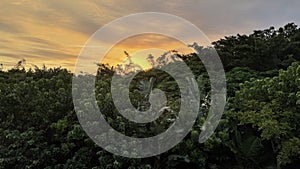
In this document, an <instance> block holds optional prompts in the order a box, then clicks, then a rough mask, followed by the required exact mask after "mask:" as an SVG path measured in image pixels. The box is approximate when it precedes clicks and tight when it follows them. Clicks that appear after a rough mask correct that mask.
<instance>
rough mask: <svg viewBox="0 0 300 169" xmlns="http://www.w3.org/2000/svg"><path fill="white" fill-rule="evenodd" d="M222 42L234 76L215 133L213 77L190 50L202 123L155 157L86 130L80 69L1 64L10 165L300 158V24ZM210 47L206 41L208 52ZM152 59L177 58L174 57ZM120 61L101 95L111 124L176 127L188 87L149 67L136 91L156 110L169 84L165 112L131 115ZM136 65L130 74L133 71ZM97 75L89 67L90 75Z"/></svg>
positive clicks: (292, 168) (0, 135)
mask: <svg viewBox="0 0 300 169" xmlns="http://www.w3.org/2000/svg"><path fill="white" fill-rule="evenodd" d="M212 45H213V46H214V48H215V49H216V51H217V52H218V54H219V56H220V58H221V61H222V63H223V66H224V69H225V72H226V79H227V96H228V99H227V105H226V110H225V113H224V115H223V117H222V119H221V122H220V124H219V126H218V128H217V130H216V131H215V133H214V135H213V136H212V137H211V138H209V139H208V140H207V141H206V142H204V143H203V144H199V143H198V137H199V133H200V132H201V127H202V124H203V122H204V120H205V118H206V116H207V113H208V109H209V107H210V82H209V79H208V74H207V72H206V70H205V67H204V66H203V64H201V60H200V59H199V58H198V56H197V55H196V54H195V53H191V54H187V55H181V54H178V53H174V54H172V55H176V56H177V57H179V58H181V59H182V61H184V62H185V63H186V64H187V65H188V66H189V67H190V69H191V70H192V71H193V74H194V76H195V78H196V81H197V83H198V86H199V90H200V91H201V93H203V96H202V97H201V98H200V99H201V103H200V105H201V107H200V110H199V114H201V116H199V118H198V119H197V121H196V123H195V125H194V127H193V129H192V131H190V133H189V134H188V135H187V136H186V137H185V138H184V140H183V141H181V142H180V144H178V145H177V146H175V147H174V148H172V149H171V150H169V151H167V152H165V153H163V154H161V155H157V156H154V157H149V158H142V159H130V158H125V157H121V156H116V155H113V154H111V153H109V152H107V151H105V150H104V149H102V148H100V147H99V146H97V145H96V144H95V143H94V142H93V141H92V140H91V139H90V138H89V137H88V136H87V135H86V133H85V132H84V130H83V129H82V128H81V126H80V124H79V122H78V119H77V116H76V112H75V110H74V105H73V100H72V77H73V74H72V73H71V72H70V71H68V70H66V69H62V68H47V67H46V66H44V67H43V68H39V67H35V68H30V69H29V70H26V69H25V67H24V66H25V65H24V62H25V60H22V61H20V62H18V63H17V64H16V66H15V67H14V68H12V69H10V70H8V71H3V70H2V68H3V67H4V66H5V65H2V64H1V65H0V123H1V125H0V168H93V169H97V168H99V169H102V168H103V169H118V168H130V169H150V168H154V169H162V168H167V169H173V168H178V169H179V168H191V169H192V168H195V169H196V168H208V169H217V168H222V169H232V168H236V169H245V168H247V169H257V168H269V169H272V168H274V169H275V168H277V169H278V168H287V169H296V168H298V167H299V166H300V158H299V157H300V137H299V133H300V111H299V110H300V29H299V28H298V26H297V25H296V24H294V23H289V24H287V25H285V26H283V27H281V28H279V29H275V28H274V27H270V28H268V29H265V30H255V31H254V32H253V33H252V34H250V35H240V34H237V35H235V36H229V37H225V38H223V39H220V40H218V41H216V42H213V43H212ZM207 50H210V49H207V48H201V51H202V52H204V53H205V52H207ZM159 59H160V60H156V61H152V63H153V62H156V63H157V66H168V65H169V64H173V62H164V58H159ZM116 71H120V70H118V69H117V67H111V66H109V65H106V64H99V65H98V71H97V75H96V84H95V86H96V91H95V93H96V99H97V101H98V106H99V107H100V109H101V111H102V112H103V114H104V116H105V118H106V120H107V121H108V123H109V124H110V125H111V126H112V127H113V128H114V129H116V130H118V131H119V132H121V133H124V134H126V135H129V136H134V137H148V136H153V135H156V134H158V133H161V132H163V131H164V130H166V129H167V128H168V127H169V126H170V125H171V124H172V122H173V121H174V119H176V117H177V113H178V112H177V111H178V110H179V108H180V107H179V106H180V104H179V103H180V100H179V99H180V92H179V88H178V85H177V84H176V81H175V80H174V79H173V78H172V77H171V76H170V75H168V74H167V73H165V72H163V71H158V70H156V69H150V70H145V71H141V72H140V73H139V74H138V75H137V76H136V77H135V78H134V79H133V81H132V82H131V85H130V99H131V102H132V104H133V105H134V106H135V107H136V108H138V109H141V110H144V109H148V108H149V102H148V99H149V95H148V94H149V90H151V89H155V88H157V89H160V90H162V91H165V93H166V97H167V99H168V103H167V106H169V107H170V108H172V110H173V111H170V110H167V109H166V110H165V113H164V114H163V116H162V117H161V118H158V119H157V120H156V121H155V122H153V123H150V124H145V125H140V124H135V123H132V122H129V121H128V120H126V119H124V118H123V117H122V115H120V114H119V113H118V111H117V110H116V108H115V106H114V105H113V101H112V97H111V94H110V83H111V80H112V76H113V75H114V72H116ZM125 73H126V72H125ZM82 76H89V75H82Z"/></svg>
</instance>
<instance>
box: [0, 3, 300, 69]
mask: <svg viewBox="0 0 300 169" xmlns="http://www.w3.org/2000/svg"><path fill="white" fill-rule="evenodd" d="M299 7H300V1H299V0H288V1H284V0H251V1H241V0H209V1H208V0H184V1H183V0H166V1H162V0H160V1H158V0H151V1H149V0H138V1H137V0H126V1H125V0H85V1H79V0H1V1H0V38H1V40H0V63H2V64H3V65H4V69H9V68H12V67H13V66H14V65H15V64H16V63H17V62H18V61H19V60H21V59H25V60H26V67H30V66H32V65H37V66H41V65H43V64H45V65H46V66H47V67H59V66H62V67H65V68H68V69H69V70H71V71H73V70H74V66H75V64H76V61H77V57H78V55H79V54H80V52H81V50H82V48H83V47H85V44H86V42H87V40H88V39H89V38H90V37H91V36H92V35H93V34H94V33H95V32H96V31H97V30H99V29H100V28H102V27H103V26H104V25H106V24H108V23H110V22H112V21H114V20H115V19H118V18H120V17H123V16H126V15H130V14H134V13H141V12H163V13H170V14H172V15H176V16H179V17H182V18H184V19H186V20H188V21H189V22H191V23H192V24H194V25H195V26H197V27H198V28H199V29H200V30H202V32H203V33H204V34H205V35H206V36H207V37H208V39H209V40H210V41H216V40H218V39H220V38H223V37H224V36H230V35H236V34H238V33H239V34H249V33H251V32H252V31H253V30H258V29H266V28H269V27H270V26H275V27H276V28H278V27H280V26H284V25H285V24H287V23H289V22H294V23H296V24H300V12H299ZM160 24H161V23H160V22H159V21H157V20H155V19H153V20H152V21H151V25H154V26H155V25H157V26H159V25H160ZM174 25H176V23H174ZM145 26H149V23H148V25H147V24H145V25H143V24H139V25H138V26H137V25H134V24H133V25H132V26H130V27H120V28H118V29H116V30H114V32H113V33H115V34H118V33H120V32H122V31H127V30H129V29H131V30H132V29H139V28H142V27H145ZM174 28H176V30H177V31H178V32H179V33H185V31H186V30H184V29H182V25H176V26H174ZM109 45H111V44H109ZM149 48H159V49H162V51H163V50H172V49H177V50H179V51H180V52H182V53H186V52H189V49H188V48H187V47H186V44H183V43H182V42H180V41H179V40H177V39H174V38H172V37H167V36H163V35H155V34H145V35H139V36H134V37H129V38H127V39H122V40H120V42H119V43H118V44H116V45H114V46H113V48H112V49H111V50H110V51H109V52H108V53H106V56H105V60H103V61H105V62H109V63H110V64H112V65H114V64H117V63H119V62H123V61H124V60H125V59H126V56H125V55H124V51H127V52H128V53H130V54H131V55H132V56H133V58H134V59H136V60H137V61H138V62H139V61H140V62H141V63H142V61H141V60H142V59H140V60H139V58H143V59H145V57H146V55H147V52H148V53H149V52H151V51H147V49H149ZM152 52H153V53H154V54H155V55H159V52H160V51H159V50H153V51H152ZM142 64H144V63H142Z"/></svg>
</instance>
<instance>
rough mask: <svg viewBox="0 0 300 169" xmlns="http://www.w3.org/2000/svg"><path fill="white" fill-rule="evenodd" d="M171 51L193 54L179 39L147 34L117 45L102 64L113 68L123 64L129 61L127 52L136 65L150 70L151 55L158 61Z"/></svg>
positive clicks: (133, 37) (125, 40)
mask: <svg viewBox="0 0 300 169" xmlns="http://www.w3.org/2000/svg"><path fill="white" fill-rule="evenodd" d="M170 50H176V51H178V53H179V54H188V53H192V52H193V50H192V49H190V48H189V47H187V44H184V43H182V42H181V41H179V40H177V39H174V38H172V37H167V36H165V35H161V34H152V33H146V34H140V35H135V36H132V37H129V38H127V39H124V40H122V41H120V42H119V43H117V44H116V45H114V46H113V47H112V48H111V49H110V50H109V51H108V52H107V53H106V55H105V56H104V59H103V60H102V62H101V63H104V64H106V63H108V64H109V65H111V66H115V65H117V64H123V63H124V62H126V59H127V56H126V55H125V54H124V51H126V52H127V53H129V55H130V56H131V59H132V61H133V62H134V63H135V64H138V65H140V66H141V67H142V68H143V69H148V68H150V67H151V65H150V64H149V63H148V62H147V57H148V55H149V54H151V55H153V56H154V58H155V59H156V58H158V57H160V56H161V55H162V54H163V53H164V52H166V51H170Z"/></svg>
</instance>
